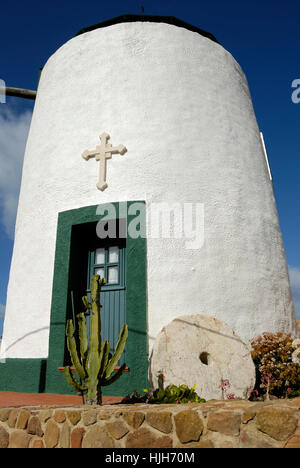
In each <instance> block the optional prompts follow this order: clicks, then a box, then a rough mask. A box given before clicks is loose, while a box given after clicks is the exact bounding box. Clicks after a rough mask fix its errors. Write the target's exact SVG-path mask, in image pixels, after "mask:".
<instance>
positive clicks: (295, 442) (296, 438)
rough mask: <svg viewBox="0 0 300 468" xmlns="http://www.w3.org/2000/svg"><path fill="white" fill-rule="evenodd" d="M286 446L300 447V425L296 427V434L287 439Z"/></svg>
mask: <svg viewBox="0 0 300 468" xmlns="http://www.w3.org/2000/svg"><path fill="white" fill-rule="evenodd" d="M284 448H300V427H298V429H296V432H295V434H294V435H293V436H292V437H291V438H290V439H289V440H288V441H287V443H286V444H285V446H284Z"/></svg>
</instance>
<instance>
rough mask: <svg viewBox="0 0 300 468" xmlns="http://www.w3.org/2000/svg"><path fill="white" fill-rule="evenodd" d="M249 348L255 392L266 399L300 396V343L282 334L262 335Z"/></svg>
mask: <svg viewBox="0 0 300 468" xmlns="http://www.w3.org/2000/svg"><path fill="white" fill-rule="evenodd" d="M251 345H252V358H253V361H254V364H255V366H256V373H257V380H256V381H257V383H256V391H257V393H258V394H259V395H260V396H262V395H263V396H264V397H265V398H266V399H268V398H269V396H270V395H274V396H276V397H278V398H280V397H286V398H287V397H295V396H298V395H300V365H299V364H300V340H295V339H293V337H292V336H291V335H288V334H285V333H281V332H279V333H263V334H262V335H261V336H259V337H258V338H257V339H255V340H253V341H252V343H251Z"/></svg>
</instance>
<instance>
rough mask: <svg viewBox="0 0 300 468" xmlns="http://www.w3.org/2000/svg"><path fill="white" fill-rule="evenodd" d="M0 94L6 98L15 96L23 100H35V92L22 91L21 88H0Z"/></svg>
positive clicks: (29, 90)
mask: <svg viewBox="0 0 300 468" xmlns="http://www.w3.org/2000/svg"><path fill="white" fill-rule="evenodd" d="M0 94H4V95H6V96H15V97H20V98H24V99H33V100H34V99H35V98H36V91H33V90H31V89H23V88H11V87H9V86H1V87H0Z"/></svg>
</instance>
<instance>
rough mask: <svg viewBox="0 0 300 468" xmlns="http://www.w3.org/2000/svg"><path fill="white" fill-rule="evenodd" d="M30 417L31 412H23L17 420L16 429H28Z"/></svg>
mask: <svg viewBox="0 0 300 468" xmlns="http://www.w3.org/2000/svg"><path fill="white" fill-rule="evenodd" d="M29 417H30V413H29V411H27V410H21V411H20V413H19V416H18V419H17V423H16V429H26V427H27V424H28V420H29Z"/></svg>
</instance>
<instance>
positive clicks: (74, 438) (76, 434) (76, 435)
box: [71, 427, 85, 448]
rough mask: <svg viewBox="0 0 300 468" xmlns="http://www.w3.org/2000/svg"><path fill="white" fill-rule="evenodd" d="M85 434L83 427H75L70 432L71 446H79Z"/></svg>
mask: <svg viewBox="0 0 300 468" xmlns="http://www.w3.org/2000/svg"><path fill="white" fill-rule="evenodd" d="M84 434H85V430H84V428H83V427H76V429H73V431H72V433H71V448H81V445H82V439H83V436H84Z"/></svg>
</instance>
